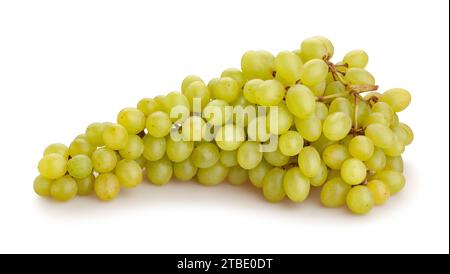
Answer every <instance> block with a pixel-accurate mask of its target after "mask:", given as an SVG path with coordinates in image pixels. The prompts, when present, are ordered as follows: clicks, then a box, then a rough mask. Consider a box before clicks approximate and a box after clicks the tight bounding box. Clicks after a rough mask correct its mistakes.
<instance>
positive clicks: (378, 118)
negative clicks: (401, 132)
mask: <svg viewBox="0 0 450 274" xmlns="http://www.w3.org/2000/svg"><path fill="white" fill-rule="evenodd" d="M362 124H363V126H364V127H367V126H368V125H371V124H382V125H385V126H387V127H388V126H389V120H388V119H387V118H386V116H384V114H383V113H380V112H372V113H370V114H369V115H367V117H366V119H364V121H363V123H362Z"/></svg>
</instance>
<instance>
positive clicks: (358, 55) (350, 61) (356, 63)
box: [343, 49, 369, 69]
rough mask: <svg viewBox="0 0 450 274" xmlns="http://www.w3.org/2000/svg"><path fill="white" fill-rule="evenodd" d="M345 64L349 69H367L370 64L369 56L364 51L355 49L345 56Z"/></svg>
mask: <svg viewBox="0 0 450 274" xmlns="http://www.w3.org/2000/svg"><path fill="white" fill-rule="evenodd" d="M343 62H344V63H345V64H347V66H348V67H349V68H361V69H363V68H365V67H366V66H367V63H368V62H369V55H367V53H366V52H365V51H363V50H360V49H355V50H352V51H349V52H348V53H347V54H346V55H345V56H344V60H343Z"/></svg>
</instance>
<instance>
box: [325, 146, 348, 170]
mask: <svg viewBox="0 0 450 274" xmlns="http://www.w3.org/2000/svg"><path fill="white" fill-rule="evenodd" d="M322 158H323V161H324V162H325V164H326V165H327V166H329V167H330V168H331V169H336V170H339V169H341V166H342V164H343V163H344V161H345V160H347V159H348V158H350V154H349V153H348V150H347V148H346V147H345V146H343V145H339V144H334V145H330V146H328V147H327V148H325V150H324V151H323V153H322Z"/></svg>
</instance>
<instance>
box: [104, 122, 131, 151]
mask: <svg viewBox="0 0 450 274" xmlns="http://www.w3.org/2000/svg"><path fill="white" fill-rule="evenodd" d="M103 142H104V143H105V146H106V147H107V148H110V149H112V150H119V149H122V148H124V147H125V146H126V145H127V142H128V131H127V130H126V129H125V128H124V127H123V126H122V125H118V124H108V125H107V126H106V127H105V130H104V131H103Z"/></svg>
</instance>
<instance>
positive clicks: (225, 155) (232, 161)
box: [219, 150, 238, 167]
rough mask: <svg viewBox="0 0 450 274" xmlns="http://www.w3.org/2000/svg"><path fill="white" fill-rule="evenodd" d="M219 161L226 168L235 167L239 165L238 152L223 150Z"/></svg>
mask: <svg viewBox="0 0 450 274" xmlns="http://www.w3.org/2000/svg"><path fill="white" fill-rule="evenodd" d="M219 160H220V162H221V163H222V165H224V166H226V167H233V166H236V165H238V162H237V150H232V151H226V150H221V151H220V159H219Z"/></svg>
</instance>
